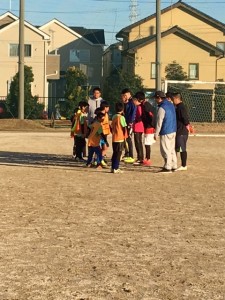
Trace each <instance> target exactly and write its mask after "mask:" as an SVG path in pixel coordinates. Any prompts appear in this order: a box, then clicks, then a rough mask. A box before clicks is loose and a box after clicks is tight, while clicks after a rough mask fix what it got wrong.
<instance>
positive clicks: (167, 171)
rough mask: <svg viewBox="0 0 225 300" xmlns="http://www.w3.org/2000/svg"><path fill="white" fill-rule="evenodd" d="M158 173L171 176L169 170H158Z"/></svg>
mask: <svg viewBox="0 0 225 300" xmlns="http://www.w3.org/2000/svg"><path fill="white" fill-rule="evenodd" d="M158 173H165V174H171V173H173V172H172V171H171V170H168V169H162V170H160V171H159V172H158Z"/></svg>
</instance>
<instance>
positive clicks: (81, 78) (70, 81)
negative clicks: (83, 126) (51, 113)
mask: <svg viewBox="0 0 225 300" xmlns="http://www.w3.org/2000/svg"><path fill="white" fill-rule="evenodd" d="M65 78H66V89H65V102H63V103H61V104H60V113H61V114H63V115H65V116H66V117H69V116H71V114H72V113H73V111H74V108H75V107H77V106H78V103H79V102H80V101H81V100H85V99H87V98H88V93H89V89H88V87H87V76H86V75H85V74H84V72H83V71H81V70H80V69H79V68H77V67H74V66H73V67H69V68H68V69H67V72H66V75H65Z"/></svg>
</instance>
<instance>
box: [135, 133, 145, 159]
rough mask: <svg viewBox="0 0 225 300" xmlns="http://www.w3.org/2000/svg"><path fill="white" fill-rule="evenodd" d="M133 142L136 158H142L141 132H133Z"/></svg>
mask: <svg viewBox="0 0 225 300" xmlns="http://www.w3.org/2000/svg"><path fill="white" fill-rule="evenodd" d="M134 144H135V148H136V151H137V159H138V160H139V161H143V160H144V151H143V143H142V132H134Z"/></svg>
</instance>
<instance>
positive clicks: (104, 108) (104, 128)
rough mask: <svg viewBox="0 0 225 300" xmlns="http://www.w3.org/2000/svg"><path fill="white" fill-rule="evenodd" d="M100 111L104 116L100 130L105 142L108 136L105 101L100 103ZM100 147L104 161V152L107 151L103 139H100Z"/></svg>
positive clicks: (108, 127)
mask: <svg viewBox="0 0 225 300" xmlns="http://www.w3.org/2000/svg"><path fill="white" fill-rule="evenodd" d="M100 111H101V112H102V113H104V114H105V116H104V120H103V121H102V130H103V134H104V135H105V140H106V141H107V136H108V135H109V134H110V125H109V115H108V112H109V103H108V102H107V101H102V102H101V105H100ZM100 146H101V149H102V157H103V159H104V157H105V155H106V151H107V149H108V147H107V146H106V143H105V141H104V139H101V141H100ZM103 162H104V160H103Z"/></svg>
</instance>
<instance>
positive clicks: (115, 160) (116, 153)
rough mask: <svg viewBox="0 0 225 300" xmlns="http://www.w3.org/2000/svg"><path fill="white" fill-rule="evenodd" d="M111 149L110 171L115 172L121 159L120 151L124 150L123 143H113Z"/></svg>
mask: <svg viewBox="0 0 225 300" xmlns="http://www.w3.org/2000/svg"><path fill="white" fill-rule="evenodd" d="M112 147H113V155H112V169H113V170H117V169H119V165H120V158H121V155H122V151H123V148H124V143H123V142H121V143H120V142H118V143H116V142H114V143H112Z"/></svg>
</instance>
